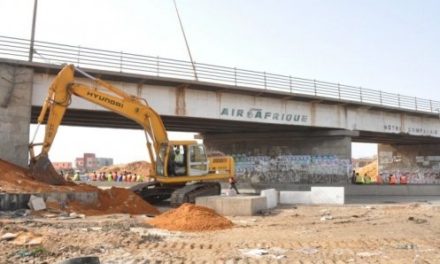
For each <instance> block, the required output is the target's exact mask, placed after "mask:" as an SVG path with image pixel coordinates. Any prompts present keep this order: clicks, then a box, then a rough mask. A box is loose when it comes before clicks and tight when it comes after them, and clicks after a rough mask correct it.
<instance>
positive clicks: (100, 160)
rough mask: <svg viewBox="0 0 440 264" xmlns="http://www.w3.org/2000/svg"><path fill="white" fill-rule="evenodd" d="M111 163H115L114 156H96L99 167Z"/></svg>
mask: <svg viewBox="0 0 440 264" xmlns="http://www.w3.org/2000/svg"><path fill="white" fill-rule="evenodd" d="M111 165H113V159H112V158H96V167H97V168H98V169H99V168H102V167H104V166H111Z"/></svg>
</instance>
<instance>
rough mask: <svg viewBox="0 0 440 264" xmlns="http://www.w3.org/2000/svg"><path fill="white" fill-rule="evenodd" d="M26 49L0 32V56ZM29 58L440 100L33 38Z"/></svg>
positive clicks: (384, 102) (396, 103) (414, 105)
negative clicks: (193, 64) (31, 52)
mask: <svg viewBox="0 0 440 264" xmlns="http://www.w3.org/2000/svg"><path fill="white" fill-rule="evenodd" d="M29 49H30V41H29V40H27V39H21V38H12V37H6V36H0V56H1V57H4V58H9V59H16V60H28V56H29ZM33 62H42V63H49V64H62V63H72V64H75V65H76V66H77V67H85V68H94V69H100V70H109V71H117V72H123V73H137V74H143V75H149V76H157V77H171V78H178V79H186V80H194V81H201V82H209V83H216V84H227V85H232V86H237V87H246V88H254V89H258V90H270V91H278V92H285V93H289V94H292V95H306V96H312V97H320V98H328V99H330V100H335V101H341V102H358V103H366V104H371V105H378V106H382V107H385V108H397V109H403V110H412V111H420V112H430V113H440V102H438V101H433V100H429V99H421V98H417V97H411V96H405V95H400V94H393V93H387V92H382V91H378V90H372V89H367V88H361V87H356V86H350V85H343V84H339V83H331V82H324V81H317V80H312V79H305V78H298V77H292V76H286V75H279V74H272V73H267V72H259V71H251V70H244V69H238V68H233V67H225V66H218V65H212V64H206V63H195V69H196V73H197V74H194V69H193V67H192V64H191V63H190V62H188V61H183V60H175V59H168V58H161V57H154V56H146V55H139V54H132V53H126V52H122V51H120V52H118V51H109V50H102V49H94V48H88V47H82V46H72V45H65V44H57V43H52V42H45V41H36V42H34V53H33Z"/></svg>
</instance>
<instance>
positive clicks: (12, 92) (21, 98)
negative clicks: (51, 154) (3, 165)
mask: <svg viewBox="0 0 440 264" xmlns="http://www.w3.org/2000/svg"><path fill="white" fill-rule="evenodd" d="M32 85H33V70H32V69H29V68H23V67H19V66H17V65H7V64H0V123H1V125H0V135H1V139H0V159H4V160H6V161H9V162H12V163H15V164H17V165H20V166H27V165H28V144H29V124H30V122H31V99H32Z"/></svg>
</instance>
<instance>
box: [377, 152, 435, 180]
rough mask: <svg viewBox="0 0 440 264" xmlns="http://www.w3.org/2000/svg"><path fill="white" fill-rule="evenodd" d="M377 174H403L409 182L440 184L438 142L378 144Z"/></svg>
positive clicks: (384, 177)
mask: <svg viewBox="0 0 440 264" xmlns="http://www.w3.org/2000/svg"><path fill="white" fill-rule="evenodd" d="M378 150H379V152H378V153H379V175H380V176H381V177H382V179H383V180H384V182H386V181H387V179H388V176H389V175H390V174H394V175H396V176H397V177H400V176H401V175H405V176H407V177H408V180H409V183H411V184H440V144H429V145H428V144H424V145H384V144H380V145H379V148H378Z"/></svg>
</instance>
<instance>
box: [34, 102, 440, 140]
mask: <svg viewBox="0 0 440 264" xmlns="http://www.w3.org/2000/svg"><path fill="white" fill-rule="evenodd" d="M40 110H41V107H36V106H33V107H32V115H31V122H32V123H34V124H35V123H36V120H37V117H38V114H39V113H40ZM162 118H163V121H164V123H165V127H166V128H167V130H169V131H183V132H198V133H203V134H210V133H214V134H220V133H222V134H229V133H253V132H272V131H276V132H307V133H321V132H327V133H329V134H328V135H335V134H334V133H339V134H340V133H341V131H343V130H334V129H333V130H332V129H329V128H317V127H304V126H293V125H276V124H270V125H269V124H262V123H257V122H239V121H228V120H218V119H202V118H190V117H180V116H176V117H174V116H163V117H162ZM62 125H68V126H85V127H107V128H127V129H139V128H140V126H139V125H138V124H136V123H135V122H133V121H131V120H129V119H127V118H125V117H123V116H120V115H117V114H115V113H112V112H108V111H91V110H78V109H70V108H69V109H67V111H66V116H65V118H64V119H63V123H62ZM344 133H345V135H346V136H350V137H351V138H352V141H353V142H365V143H384V144H436V143H438V144H440V138H434V137H426V136H414V135H408V134H390V133H373V132H364V131H349V130H347V131H345V132H344Z"/></svg>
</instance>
